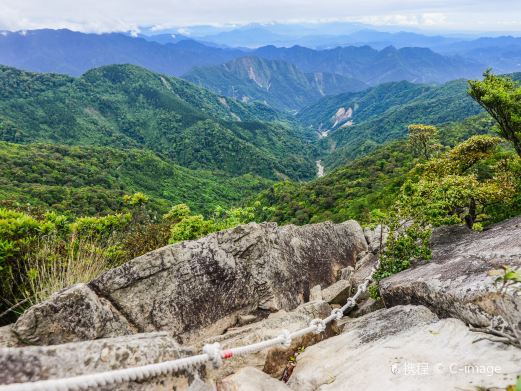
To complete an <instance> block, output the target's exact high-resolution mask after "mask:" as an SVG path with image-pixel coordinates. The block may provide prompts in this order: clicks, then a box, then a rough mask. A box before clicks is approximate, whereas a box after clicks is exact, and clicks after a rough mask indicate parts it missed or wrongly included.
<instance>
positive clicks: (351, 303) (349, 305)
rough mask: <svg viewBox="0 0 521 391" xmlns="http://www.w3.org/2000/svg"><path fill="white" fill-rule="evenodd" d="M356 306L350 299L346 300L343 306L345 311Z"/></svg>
mask: <svg viewBox="0 0 521 391" xmlns="http://www.w3.org/2000/svg"><path fill="white" fill-rule="evenodd" d="M355 305H356V301H354V300H353V299H352V298H351V297H350V298H349V299H347V301H346V303H345V305H344V308H345V309H346V310H347V309H349V308H351V307H354V306H355Z"/></svg>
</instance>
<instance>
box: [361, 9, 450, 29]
mask: <svg viewBox="0 0 521 391" xmlns="http://www.w3.org/2000/svg"><path fill="white" fill-rule="evenodd" d="M359 20H360V21H362V22H364V23H368V24H373V25H376V26H382V25H383V26H439V25H443V24H445V23H446V21H447V16H446V15H445V14H444V13H440V12H432V13H423V14H418V15H414V14H411V15H404V14H389V15H374V16H365V17H362V18H360V19H359Z"/></svg>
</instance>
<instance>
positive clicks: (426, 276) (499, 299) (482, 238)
mask: <svg viewBox="0 0 521 391" xmlns="http://www.w3.org/2000/svg"><path fill="white" fill-rule="evenodd" d="M432 248H433V258H432V260H431V261H429V262H428V263H426V264H423V265H421V266H417V267H415V268H412V269H410V270H406V271H403V272H401V273H398V274H396V275H394V276H391V277H388V278H386V279H384V280H383V281H381V282H380V293H381V296H382V298H383V300H384V302H385V304H386V306H388V307H389V306H393V305H399V304H422V305H425V306H427V307H429V308H430V309H431V310H432V311H434V312H435V313H436V314H438V315H439V316H441V317H454V318H458V319H461V320H462V321H463V322H465V323H467V324H471V325H474V326H476V327H490V326H492V327H503V326H505V322H504V321H501V319H504V318H510V321H509V322H508V323H510V324H511V325H512V324H517V323H518V322H520V321H521V295H519V294H516V293H515V291H514V290H511V291H509V292H507V293H506V295H504V297H503V296H501V295H499V294H498V292H497V287H496V286H495V285H494V282H495V280H496V278H497V277H498V275H501V267H502V266H503V265H510V266H511V267H514V268H520V267H521V217H517V218H514V219H511V220H508V221H505V222H503V223H500V224H497V225H494V226H493V227H491V228H490V229H489V230H487V231H485V232H481V233H478V232H474V231H471V230H469V229H467V228H465V227H445V228H441V229H437V230H435V231H434V233H433V237H432ZM520 327H521V326H520Z"/></svg>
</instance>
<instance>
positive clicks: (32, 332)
mask: <svg viewBox="0 0 521 391" xmlns="http://www.w3.org/2000/svg"><path fill="white" fill-rule="evenodd" d="M13 331H14V332H15V333H16V334H17V335H18V337H19V339H20V340H21V342H23V343H26V344H36V345H38V344H46V345H49V344H56V343H65V342H72V341H78V340H90V339H97V338H107V337H115V336H118V335H126V334H132V333H135V332H137V328H136V327H134V326H132V324H130V323H129V322H128V321H127V319H126V318H125V317H124V316H123V315H122V314H121V313H120V312H119V311H118V310H117V309H116V308H114V306H112V305H111V303H110V302H108V301H107V300H106V299H104V298H103V297H98V295H96V293H94V291H93V290H92V289H91V288H89V287H88V286H87V285H86V284H77V285H74V286H72V287H70V288H67V289H64V290H62V291H61V292H58V293H57V294H55V295H53V296H52V297H51V298H50V299H49V300H48V301H46V302H44V303H41V304H38V305H35V306H33V307H32V308H31V309H29V310H28V311H27V312H26V313H25V314H24V315H23V316H21V317H20V318H19V319H18V322H16V324H15V326H14V328H13Z"/></svg>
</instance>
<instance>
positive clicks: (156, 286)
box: [13, 221, 367, 344]
mask: <svg viewBox="0 0 521 391" xmlns="http://www.w3.org/2000/svg"><path fill="white" fill-rule="evenodd" d="M366 250H367V242H366V239H365V237H364V233H363V230H362V228H361V227H360V225H359V224H358V223H357V222H354V221H348V222H346V223H343V224H332V223H322V224H315V225H308V226H304V227H296V226H284V227H277V225H276V224H273V223H264V224H255V223H252V224H248V225H244V226H240V227H237V228H234V229H231V230H227V231H222V232H218V233H215V234H212V235H209V236H207V237H205V238H202V239H199V240H194V241H186V242H182V243H179V244H176V245H172V246H167V247H164V248H161V249H159V250H156V251H153V252H150V253H148V254H145V255H143V256H141V257H139V258H136V259H134V260H132V261H130V262H128V263H127V264H125V265H123V266H121V267H119V268H116V269H113V270H110V271H108V272H106V273H105V274H103V275H102V276H100V277H99V278H98V279H96V280H94V281H92V282H91V283H90V284H88V286H79V287H75V288H71V289H69V290H65V291H62V292H59V293H57V294H56V295H54V296H53V297H52V298H51V299H50V300H49V301H47V302H44V303H42V304H40V305H37V306H34V307H32V308H30V309H29V310H27V311H26V313H24V314H23V315H22V316H21V317H20V318H19V320H18V321H17V323H16V324H15V326H14V327H13V330H14V332H15V333H16V334H17V335H18V336H19V337H20V339H21V340H23V341H28V342H30V343H33V344H54V343H62V342H69V341H80V340H87V339H94V338H104V337H109V336H115V335H125V334H130V333H135V332H153V331H168V332H170V333H172V334H173V335H175V336H176V337H177V339H178V340H180V341H184V342H186V341H189V342H192V341H198V340H202V339H204V338H205V337H206V336H209V335H217V334H221V333H222V332H223V331H225V330H226V329H228V328H230V327H232V326H234V325H235V324H236V322H237V318H238V316H239V315H245V314H248V313H251V312H252V311H255V310H257V309H258V308H260V309H264V310H268V311H278V310H286V311H287V310H292V309H294V308H296V307H297V306H298V305H299V304H301V303H304V302H306V301H307V300H308V299H309V291H310V288H311V287H313V286H315V285H319V284H320V285H323V286H328V285H331V284H332V283H334V282H335V280H336V275H337V273H338V271H339V270H341V269H343V268H345V267H347V266H352V265H354V263H355V260H356V258H357V255H358V254H359V253H360V252H364V251H366Z"/></svg>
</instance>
